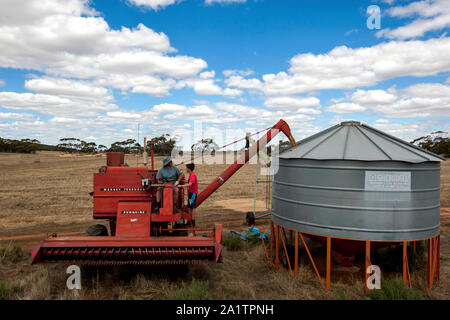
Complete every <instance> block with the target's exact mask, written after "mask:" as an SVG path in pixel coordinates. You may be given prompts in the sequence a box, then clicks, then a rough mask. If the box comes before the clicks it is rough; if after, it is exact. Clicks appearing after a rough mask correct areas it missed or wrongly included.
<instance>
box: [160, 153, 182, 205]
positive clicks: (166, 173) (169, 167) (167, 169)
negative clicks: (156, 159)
mask: <svg viewBox="0 0 450 320" xmlns="http://www.w3.org/2000/svg"><path fill="white" fill-rule="evenodd" d="M183 178H184V175H183V173H182V172H181V170H180V169H178V168H177V167H175V166H174V165H173V164H172V159H171V158H170V157H167V158H164V159H163V167H162V168H161V169H159V170H158V173H157V174H156V181H157V183H173V184H174V185H175V186H178V184H179V183H180V181H181V180H182V179H183ZM161 191H162V188H158V190H157V192H156V205H157V207H158V208H161ZM177 199H178V188H174V189H173V203H174V208H175V203H176V200H177Z"/></svg>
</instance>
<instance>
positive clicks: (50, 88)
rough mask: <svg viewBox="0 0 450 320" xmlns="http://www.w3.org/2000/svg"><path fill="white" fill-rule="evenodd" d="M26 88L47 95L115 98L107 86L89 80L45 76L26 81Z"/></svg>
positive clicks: (108, 99)
mask: <svg viewBox="0 0 450 320" xmlns="http://www.w3.org/2000/svg"><path fill="white" fill-rule="evenodd" d="M25 88H27V89H28V90H32V91H35V92H37V93H43V94H47V95H56V96H63V97H64V96H67V97H83V98H91V99H104V100H106V101H110V100H113V97H112V96H111V95H110V93H109V92H108V90H107V89H106V88H103V87H99V86H96V85H94V84H93V83H92V82H88V81H74V80H67V79H61V78H49V77H45V78H38V79H31V80H27V81H25Z"/></svg>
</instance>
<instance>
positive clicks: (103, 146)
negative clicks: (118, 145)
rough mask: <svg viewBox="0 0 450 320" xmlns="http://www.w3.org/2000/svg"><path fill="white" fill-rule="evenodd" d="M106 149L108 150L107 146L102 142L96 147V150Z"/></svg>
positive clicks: (103, 150)
mask: <svg viewBox="0 0 450 320" xmlns="http://www.w3.org/2000/svg"><path fill="white" fill-rule="evenodd" d="M106 150H108V147H107V146H105V145H103V144H99V145H98V147H97V151H98V152H105V151H106Z"/></svg>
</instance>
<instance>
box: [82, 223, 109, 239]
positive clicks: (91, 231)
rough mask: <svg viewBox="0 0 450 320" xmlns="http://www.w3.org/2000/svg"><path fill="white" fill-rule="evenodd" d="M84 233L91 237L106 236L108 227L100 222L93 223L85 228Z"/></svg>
mask: <svg viewBox="0 0 450 320" xmlns="http://www.w3.org/2000/svg"><path fill="white" fill-rule="evenodd" d="M86 234H87V235H88V236H92V237H99V236H108V229H107V228H106V227H105V226H104V225H102V224H94V225H92V226H90V227H89V228H88V229H87V232H86Z"/></svg>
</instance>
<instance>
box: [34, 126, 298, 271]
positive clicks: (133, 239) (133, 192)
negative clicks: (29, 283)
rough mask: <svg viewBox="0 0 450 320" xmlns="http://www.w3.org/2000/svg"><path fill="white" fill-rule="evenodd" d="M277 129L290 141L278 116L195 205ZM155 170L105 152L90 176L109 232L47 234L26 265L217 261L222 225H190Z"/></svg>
mask: <svg viewBox="0 0 450 320" xmlns="http://www.w3.org/2000/svg"><path fill="white" fill-rule="evenodd" d="M279 131H283V132H284V134H285V135H286V136H287V137H288V138H289V140H290V141H291V143H292V144H293V145H295V141H294V139H293V137H292V135H291V131H290V128H289V125H288V124H287V123H286V122H285V121H283V120H280V121H279V122H278V123H277V124H276V125H275V126H273V127H272V128H271V130H269V131H268V132H267V133H266V135H265V136H263V137H262V138H261V139H260V140H259V141H258V142H257V143H255V144H254V145H253V146H251V147H250V148H249V149H248V150H246V151H245V154H243V155H242V156H241V157H240V158H239V159H238V160H236V161H235V162H234V163H233V164H232V165H231V166H230V167H228V168H227V169H226V170H225V171H224V172H223V173H222V174H220V175H219V176H218V177H217V178H215V179H214V180H213V182H211V184H210V185H209V186H208V187H207V188H206V189H205V190H203V191H202V192H201V193H200V194H199V195H198V197H197V200H196V205H197V207H198V206H199V205H200V204H201V203H202V202H203V201H204V200H206V199H207V198H208V197H209V196H210V195H211V194H212V193H213V192H214V191H215V190H217V189H218V188H219V187H220V186H221V185H222V184H224V183H225V182H226V181H227V180H228V179H229V178H230V177H231V176H232V175H233V174H234V173H235V172H236V171H238V170H239V169H240V168H241V167H242V166H243V165H244V164H245V163H246V162H248V160H249V159H250V158H251V157H253V156H254V155H255V154H256V153H257V152H258V151H259V149H260V148H263V147H265V145H266V144H267V143H268V142H269V141H270V140H271V139H272V138H273V137H274V136H275V135H276V134H278V132H279ZM144 156H146V151H145V152H144ZM144 162H146V160H145V158H144ZM152 163H153V157H152ZM156 173H157V170H154V169H153V165H152V169H151V170H150V169H148V168H147V166H146V165H145V166H142V167H128V166H127V165H126V164H125V163H124V155H123V153H108V156H107V166H106V167H101V168H100V170H99V173H95V174H94V191H93V193H92V194H93V198H94V210H93V211H94V212H93V213H94V219H104V220H108V221H109V226H110V230H109V235H108V230H107V228H106V227H105V226H103V225H95V226H92V227H91V228H89V230H88V234H90V235H89V236H80V237H58V236H57V235H52V236H49V237H47V238H46V239H45V240H44V242H43V243H42V244H41V245H40V246H38V247H36V248H35V249H34V250H33V253H32V262H31V263H32V264H36V263H50V262H62V263H68V262H71V263H77V264H85V265H122V264H136V265H140V264H144V265H146V264H192V263H201V262H213V263H214V262H219V261H220V259H221V251H222V245H221V241H222V225H220V224H216V225H215V226H214V228H194V227H193V225H192V221H191V218H190V216H189V214H188V209H187V206H186V205H185V204H184V193H183V189H181V190H180V192H179V197H178V199H176V200H177V201H175V208H174V205H173V203H174V201H173V192H172V189H173V188H176V186H174V185H172V184H170V183H166V184H163V185H161V184H157V183H156ZM158 187H159V188H163V194H162V207H161V208H159V209H158V208H156V207H155V204H156V191H157V188H158ZM189 233H190V234H192V235H189ZM201 233H203V235H200V234H201Z"/></svg>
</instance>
